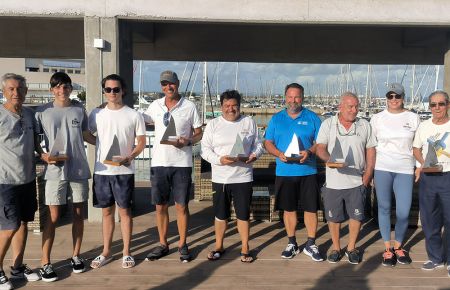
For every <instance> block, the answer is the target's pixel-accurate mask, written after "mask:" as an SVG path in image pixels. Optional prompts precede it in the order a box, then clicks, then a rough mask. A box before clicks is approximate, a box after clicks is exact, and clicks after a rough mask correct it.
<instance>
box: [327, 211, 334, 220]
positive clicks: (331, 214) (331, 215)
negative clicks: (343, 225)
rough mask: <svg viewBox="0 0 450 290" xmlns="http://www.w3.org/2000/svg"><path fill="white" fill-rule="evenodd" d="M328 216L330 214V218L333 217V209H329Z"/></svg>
mask: <svg viewBox="0 0 450 290" xmlns="http://www.w3.org/2000/svg"><path fill="white" fill-rule="evenodd" d="M328 216H329V217H330V218H332V217H333V213H332V212H331V210H329V211H328Z"/></svg>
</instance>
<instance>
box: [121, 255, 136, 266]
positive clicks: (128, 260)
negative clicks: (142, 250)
mask: <svg viewBox="0 0 450 290" xmlns="http://www.w3.org/2000/svg"><path fill="white" fill-rule="evenodd" d="M135 265H136V263H135V262H134V258H133V257H132V256H123V257H122V268H124V269H129V268H133V267H134V266H135Z"/></svg>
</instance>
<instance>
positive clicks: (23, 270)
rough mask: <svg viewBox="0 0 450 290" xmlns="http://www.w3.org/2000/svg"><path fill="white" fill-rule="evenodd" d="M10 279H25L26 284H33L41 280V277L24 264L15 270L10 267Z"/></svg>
mask: <svg viewBox="0 0 450 290" xmlns="http://www.w3.org/2000/svg"><path fill="white" fill-rule="evenodd" d="M11 279H25V280H27V281H28V282H33V281H38V280H41V277H40V276H39V275H38V274H37V273H35V272H33V270H31V269H30V268H29V267H28V266H27V265H26V264H22V265H20V266H19V267H17V268H13V267H11Z"/></svg>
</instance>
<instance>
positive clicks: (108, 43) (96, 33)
mask: <svg viewBox="0 0 450 290" xmlns="http://www.w3.org/2000/svg"><path fill="white" fill-rule="evenodd" d="M118 23H119V21H118V19H117V18H115V17H109V18H107V17H103V18H102V17H85V18H84V50H85V60H86V109H87V111H88V113H89V112H91V111H92V110H93V109H94V108H95V107H97V106H98V105H99V104H101V103H102V102H103V97H102V90H101V80H102V79H103V78H104V77H105V76H107V75H109V74H112V73H119V59H120V48H119V25H118ZM130 35H131V34H130ZM96 38H101V39H103V40H105V47H104V48H103V49H99V48H95V47H94V39H96ZM128 39H129V40H130V39H131V36H130V37H129V38H128ZM130 54H131V52H130ZM127 59H128V60H130V59H131V64H129V65H130V66H131V79H132V78H133V74H132V72H133V67H132V59H133V58H132V55H129V56H128V58H127ZM128 63H130V61H128ZM128 63H126V62H124V66H125V64H128ZM131 90H133V87H132V86H131ZM88 161H89V166H90V168H91V171H92V172H93V171H94V170H93V169H94V163H95V147H94V146H89V148H88ZM89 198H90V200H89V206H88V220H89V221H90V222H97V221H101V219H102V214H101V210H99V209H96V208H94V207H93V206H92V184H91V191H90V194H89Z"/></svg>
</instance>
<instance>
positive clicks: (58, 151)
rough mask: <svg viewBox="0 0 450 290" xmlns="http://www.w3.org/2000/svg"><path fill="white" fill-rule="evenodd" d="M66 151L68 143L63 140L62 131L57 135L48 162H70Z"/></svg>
mask: <svg viewBox="0 0 450 290" xmlns="http://www.w3.org/2000/svg"><path fill="white" fill-rule="evenodd" d="M65 150H66V141H65V140H64V139H63V136H62V134H61V131H58V132H57V133H56V137H55V141H54V142H53V146H52V149H50V154H49V157H48V160H49V161H52V162H61V161H66V160H69V156H67V154H66V151H65Z"/></svg>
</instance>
